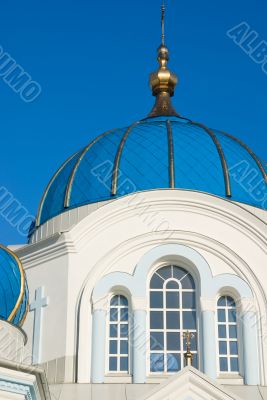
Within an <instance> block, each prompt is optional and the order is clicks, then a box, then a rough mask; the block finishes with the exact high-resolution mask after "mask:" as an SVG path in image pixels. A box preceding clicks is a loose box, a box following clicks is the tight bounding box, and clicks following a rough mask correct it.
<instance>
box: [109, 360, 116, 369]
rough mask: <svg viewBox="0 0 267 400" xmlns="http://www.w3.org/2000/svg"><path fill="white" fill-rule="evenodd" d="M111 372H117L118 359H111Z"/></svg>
mask: <svg viewBox="0 0 267 400" xmlns="http://www.w3.org/2000/svg"><path fill="white" fill-rule="evenodd" d="M109 370H110V371H117V358H116V357H110V358H109Z"/></svg>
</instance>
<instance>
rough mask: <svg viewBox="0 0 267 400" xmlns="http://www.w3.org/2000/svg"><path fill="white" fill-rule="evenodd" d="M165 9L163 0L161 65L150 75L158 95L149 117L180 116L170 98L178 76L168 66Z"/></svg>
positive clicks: (151, 83) (154, 92)
mask: <svg viewBox="0 0 267 400" xmlns="http://www.w3.org/2000/svg"><path fill="white" fill-rule="evenodd" d="M165 9H166V8H165V3H164V1H163V2H162V7H161V45H160V47H159V48H158V62H159V65H160V66H159V69H158V70H157V71H156V72H153V73H152V74H151V75H150V86H151V89H152V94H153V96H155V97H156V102H155V105H154V107H153V109H152V111H151V113H150V114H149V117H155V116H158V115H165V116H171V115H176V116H179V114H177V112H176V111H175V110H174V108H173V106H172V104H171V99H170V98H171V97H172V96H173V95H174V89H175V86H176V84H177V82H178V78H177V76H176V75H175V74H173V73H172V72H171V71H170V70H169V69H168V68H167V64H168V61H169V50H168V48H167V47H166V46H165Z"/></svg>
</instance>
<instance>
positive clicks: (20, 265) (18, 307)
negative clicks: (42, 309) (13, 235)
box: [0, 244, 27, 325]
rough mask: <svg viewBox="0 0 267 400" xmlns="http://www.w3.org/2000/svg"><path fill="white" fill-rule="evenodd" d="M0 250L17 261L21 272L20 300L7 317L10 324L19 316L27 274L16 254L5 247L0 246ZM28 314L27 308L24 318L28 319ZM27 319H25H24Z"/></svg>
mask: <svg viewBox="0 0 267 400" xmlns="http://www.w3.org/2000/svg"><path fill="white" fill-rule="evenodd" d="M0 249H2V250H3V251H4V252H6V253H7V254H8V255H9V256H10V257H11V258H12V259H14V260H15V261H16V264H17V266H18V269H19V272H20V293H19V296H18V299H17V301H16V304H15V306H14V307H13V310H12V311H11V312H10V314H9V316H8V317H7V321H8V322H12V321H13V320H14V318H15V316H16V314H17V312H18V311H19V309H20V307H21V305H22V302H23V299H24V296H25V290H26V279H25V273H24V270H23V267H22V264H21V262H20V259H19V258H18V256H17V255H16V254H14V253H13V252H12V251H11V250H9V249H8V248H7V247H5V246H3V245H1V244H0ZM25 314H27V307H26V310H25V313H24V316H25V317H26V315H25ZM24 319H25V318H24ZM22 323H23V320H22V321H21V323H20V324H21V325H22Z"/></svg>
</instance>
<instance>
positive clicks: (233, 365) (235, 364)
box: [230, 358, 239, 372]
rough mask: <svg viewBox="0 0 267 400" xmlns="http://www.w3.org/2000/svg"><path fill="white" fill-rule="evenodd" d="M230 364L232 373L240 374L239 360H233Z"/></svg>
mask: <svg viewBox="0 0 267 400" xmlns="http://www.w3.org/2000/svg"><path fill="white" fill-rule="evenodd" d="M230 364H231V371H232V372H238V371H239V366H238V358H231V361H230Z"/></svg>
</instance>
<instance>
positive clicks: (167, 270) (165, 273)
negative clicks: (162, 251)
mask: <svg viewBox="0 0 267 400" xmlns="http://www.w3.org/2000/svg"><path fill="white" fill-rule="evenodd" d="M157 273H158V274H159V275H160V276H162V278H163V279H164V280H166V279H169V278H171V277H172V270H171V267H170V266H169V267H163V268H160V269H159V270H158V271H157Z"/></svg>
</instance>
